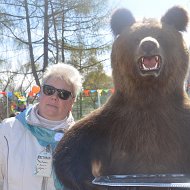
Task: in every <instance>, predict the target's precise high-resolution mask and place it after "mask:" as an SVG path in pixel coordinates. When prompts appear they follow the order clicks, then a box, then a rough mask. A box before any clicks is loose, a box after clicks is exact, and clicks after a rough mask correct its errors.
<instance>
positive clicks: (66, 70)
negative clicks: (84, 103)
mask: <svg viewBox="0 0 190 190" xmlns="http://www.w3.org/2000/svg"><path fill="white" fill-rule="evenodd" d="M50 78H54V79H61V80H63V81H65V82H66V83H67V84H68V85H71V86H72V89H73V92H72V93H73V96H74V97H75V98H76V96H77V94H78V93H79V92H80V90H81V88H82V76H81V74H80V73H79V71H78V70H77V69H76V68H75V67H73V66H72V65H68V64H65V63H58V64H54V65H50V66H48V67H47V68H46V71H45V72H44V75H43V78H42V85H44V84H45V83H46V81H47V80H48V79H50Z"/></svg>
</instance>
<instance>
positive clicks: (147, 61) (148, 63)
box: [140, 55, 160, 71]
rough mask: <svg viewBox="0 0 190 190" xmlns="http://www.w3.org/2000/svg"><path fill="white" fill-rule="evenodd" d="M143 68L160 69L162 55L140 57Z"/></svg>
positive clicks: (147, 69)
mask: <svg viewBox="0 0 190 190" xmlns="http://www.w3.org/2000/svg"><path fill="white" fill-rule="evenodd" d="M140 63H141V69H142V70H144V71H153V70H158V69H159V67H160V57H159V56H158V55H155V56H149V57H144V56H143V57H141V58H140Z"/></svg>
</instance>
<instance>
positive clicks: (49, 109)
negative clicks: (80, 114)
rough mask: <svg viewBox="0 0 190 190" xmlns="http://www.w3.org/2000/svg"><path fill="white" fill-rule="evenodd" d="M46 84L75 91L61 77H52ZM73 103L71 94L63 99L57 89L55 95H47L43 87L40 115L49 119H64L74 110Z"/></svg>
mask: <svg viewBox="0 0 190 190" xmlns="http://www.w3.org/2000/svg"><path fill="white" fill-rule="evenodd" d="M45 84H46V85H49V86H53V87H55V88H57V89H64V90H67V91H70V92H71V93H73V92H72V87H71V86H69V85H68V84H67V83H66V82H65V81H63V80H61V79H52V78H50V79H48V80H47V81H46V83H45ZM73 103H74V98H73V97H72V96H70V97H69V98H68V99H67V100H62V99H60V98H59V97H58V94H57V91H56V92H55V93H54V94H53V95H45V94H44V93H43V87H42V89H41V93H40V99H39V115H40V116H42V117H44V118H46V119H48V120H53V121H59V120H63V119H65V117H66V116H68V114H69V112H70V111H71V110H72V105H73Z"/></svg>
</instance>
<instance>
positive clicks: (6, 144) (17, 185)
mask: <svg viewBox="0 0 190 190" xmlns="http://www.w3.org/2000/svg"><path fill="white" fill-rule="evenodd" d="M32 120H34V121H32ZM71 120H72V119H71ZM31 122H34V123H35V125H36V124H37V123H38V124H39V125H41V121H40V122H39V121H38V118H37V117H34V114H33V116H32V119H31V118H30V123H31ZM46 122H47V121H46ZM51 125H52V123H51ZM68 126H69V125H68ZM68 126H66V125H64V128H67V127H68ZM56 128H57V127H56ZM62 129H63V128H62ZM43 150H44V147H43V146H41V145H40V144H39V143H38V141H37V139H36V137H34V136H33V135H32V133H31V132H30V131H29V130H28V129H27V128H26V127H24V126H23V125H22V124H21V123H20V121H18V120H17V119H16V118H8V119H6V120H5V121H3V122H2V124H1V125H0V190H55V187H54V182H53V177H42V176H36V175H34V172H35V167H36V159H37V156H38V154H39V153H40V152H41V151H43ZM1 186H2V187H3V188H2V187H1ZM1 188H2V189H1Z"/></svg>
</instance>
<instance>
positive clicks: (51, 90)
mask: <svg viewBox="0 0 190 190" xmlns="http://www.w3.org/2000/svg"><path fill="white" fill-rule="evenodd" d="M56 91H57V95H58V97H59V98H60V99H62V100H67V99H69V97H70V96H72V93H71V92H69V91H67V90H64V89H57V88H55V87H53V86H50V85H47V84H44V85H43V93H44V94H45V95H47V96H51V95H53V94H55V92H56Z"/></svg>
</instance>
